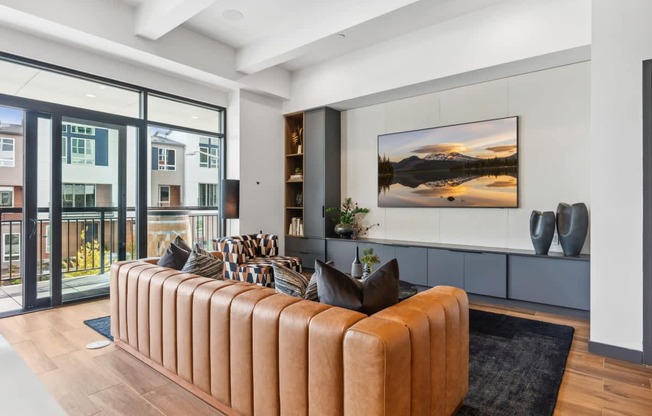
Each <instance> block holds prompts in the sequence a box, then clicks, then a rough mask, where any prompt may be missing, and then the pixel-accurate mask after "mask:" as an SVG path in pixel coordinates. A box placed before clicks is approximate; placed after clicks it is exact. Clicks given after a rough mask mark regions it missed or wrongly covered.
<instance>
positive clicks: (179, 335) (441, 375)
mask: <svg viewBox="0 0 652 416" xmlns="http://www.w3.org/2000/svg"><path fill="white" fill-rule="evenodd" d="M153 262H155V260H154V261H152V260H150V261H149V262H147V261H132V262H121V263H116V264H114V265H113V266H112V268H111V319H112V320H111V332H112V334H113V336H114V338H115V342H116V344H117V345H118V346H119V347H121V348H122V349H124V350H125V351H127V352H128V353H130V354H132V355H134V356H136V357H137V358H139V359H140V360H142V361H144V362H145V363H147V364H149V365H150V366H152V367H153V368H154V369H156V370H158V371H159V372H161V373H162V374H164V375H166V376H167V377H168V378H170V379H172V380H173V381H174V382H176V383H178V384H179V385H181V386H182V387H184V388H186V389H187V390H189V391H190V392H192V393H194V394H195V395H197V396H198V397H200V398H202V399H203V400H205V401H206V402H208V403H210V404H211V405H213V406H214V407H216V408H217V409H219V410H221V411H222V412H224V413H226V414H229V415H245V416H247V415H310V416H319V415H347V416H354V415H355V416H357V415H370V416H375V415H378V416H381V415H452V414H454V412H455V411H456V409H457V408H458V407H459V406H460V404H461V403H462V400H463V398H464V396H465V394H466V392H467V389H468V346H469V338H468V301H467V297H466V294H465V293H464V292H463V291H462V290H460V289H455V288H451V287H437V288H433V289H429V290H427V291H425V292H422V293H419V294H417V295H415V296H414V297H412V298H410V299H408V300H405V301H403V302H400V303H399V304H397V305H395V306H392V307H390V308H387V309H385V310H383V311H380V312H378V313H376V314H374V315H372V316H366V315H363V314H361V313H358V312H353V311H350V310H346V309H342V308H338V307H331V306H328V305H324V304H321V303H317V302H312V301H307V300H300V299H297V298H293V297H289V296H286V295H282V294H277V293H276V292H275V291H274V290H273V289H269V288H265V287H262V286H260V285H255V284H249V283H245V282H239V281H233V280H213V279H208V278H204V277H200V276H196V275H192V274H186V273H181V272H179V271H176V270H172V269H167V268H163V267H159V266H156V265H155V264H152V263H153Z"/></svg>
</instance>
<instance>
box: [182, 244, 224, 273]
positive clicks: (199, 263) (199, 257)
mask: <svg viewBox="0 0 652 416" xmlns="http://www.w3.org/2000/svg"><path fill="white" fill-rule="evenodd" d="M223 267H224V262H223V261H222V260H220V259H218V258H217V257H215V256H213V255H211V254H201V253H198V252H196V251H193V252H192V253H190V256H189V257H188V260H187V261H186V264H185V265H184V266H183V269H181V271H182V272H184V273H193V274H196V275H199V276H203V277H209V278H211V279H217V280H222V279H224V276H223V274H222V268H223Z"/></svg>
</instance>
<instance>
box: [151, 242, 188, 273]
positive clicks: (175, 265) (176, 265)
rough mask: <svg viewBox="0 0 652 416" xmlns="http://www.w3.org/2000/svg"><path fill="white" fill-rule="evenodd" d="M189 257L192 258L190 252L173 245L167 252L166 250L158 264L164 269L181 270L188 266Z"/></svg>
mask: <svg viewBox="0 0 652 416" xmlns="http://www.w3.org/2000/svg"><path fill="white" fill-rule="evenodd" d="M188 256H190V252H189V251H187V250H184V249H182V248H181V247H179V246H178V245H176V244H174V243H172V244H170V245H169V246H168V248H167V250H165V253H163V256H161V258H160V259H158V262H157V263H156V264H157V265H159V266H162V267H169V268H171V269H175V270H181V269H182V268H183V266H184V265H185V264H186V261H187V260H188Z"/></svg>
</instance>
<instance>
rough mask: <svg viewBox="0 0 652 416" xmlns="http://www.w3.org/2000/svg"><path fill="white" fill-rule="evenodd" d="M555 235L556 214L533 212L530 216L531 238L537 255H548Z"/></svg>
mask: <svg viewBox="0 0 652 416" xmlns="http://www.w3.org/2000/svg"><path fill="white" fill-rule="evenodd" d="M554 235H555V213H554V212H552V211H546V212H541V211H532V214H531V215H530V238H531V239H532V245H533V246H534V252H535V253H537V254H548V250H550V244H552V237H553V236H554Z"/></svg>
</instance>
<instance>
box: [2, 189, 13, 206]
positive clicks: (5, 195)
mask: <svg viewBox="0 0 652 416" xmlns="http://www.w3.org/2000/svg"><path fill="white" fill-rule="evenodd" d="M13 205H14V193H13V192H12V191H9V190H4V189H3V190H0V207H12V206H13Z"/></svg>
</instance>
